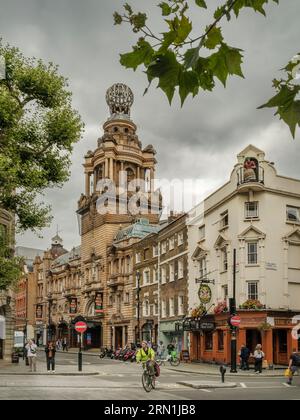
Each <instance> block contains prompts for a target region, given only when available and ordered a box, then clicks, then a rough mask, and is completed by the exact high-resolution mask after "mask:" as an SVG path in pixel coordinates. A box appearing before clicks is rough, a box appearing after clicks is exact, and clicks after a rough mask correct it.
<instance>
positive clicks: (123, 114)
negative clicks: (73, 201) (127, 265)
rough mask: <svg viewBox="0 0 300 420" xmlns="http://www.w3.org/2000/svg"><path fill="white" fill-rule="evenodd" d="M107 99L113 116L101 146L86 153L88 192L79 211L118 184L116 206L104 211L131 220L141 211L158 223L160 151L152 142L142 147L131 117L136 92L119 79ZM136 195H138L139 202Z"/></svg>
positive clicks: (110, 89) (93, 203)
mask: <svg viewBox="0 0 300 420" xmlns="http://www.w3.org/2000/svg"><path fill="white" fill-rule="evenodd" d="M106 102H107V104H108V106H109V110H110V117H109V118H108V119H107V121H106V122H105V123H104V125H103V130H104V135H103V136H102V137H101V138H99V139H98V147H97V149H96V150H95V151H94V152H92V151H89V152H88V153H87V155H86V156H85V164H84V168H85V180H86V182H85V194H82V196H81V198H80V201H79V213H80V214H84V213H85V212H86V211H87V210H88V209H90V207H91V205H92V206H95V203H96V201H97V200H98V199H99V196H101V195H102V194H104V193H105V192H107V190H108V189H110V191H109V193H107V194H106V195H107V197H109V198H111V194H112V193H111V189H114V188H115V190H114V191H113V192H114V193H115V195H116V202H115V203H114V202H113V204H115V206H114V208H112V206H111V205H110V206H107V209H106V210H105V209H104V211H101V212H100V213H101V214H103V213H105V214H115V215H119V216H122V219H124V217H125V216H128V217H129V219H128V218H127V219H126V220H127V221H130V220H131V219H132V216H134V217H133V218H135V217H136V216H137V215H138V214H141V215H143V217H146V218H148V219H149V221H150V222H152V223H155V222H157V221H158V217H159V210H160V208H159V207H160V205H159V204H158V203H157V196H155V194H154V195H153V192H154V176H155V165H156V159H155V155H156V151H155V150H154V148H153V146H152V145H148V146H147V147H145V148H142V143H141V142H140V140H139V138H138V136H137V133H136V132H137V127H136V125H135V124H134V122H133V121H132V120H131V118H130V113H131V107H132V105H133V102H134V96H133V93H132V91H131V89H130V88H129V87H128V86H126V85H124V84H121V83H117V84H115V85H113V86H112V87H110V88H109V89H108V90H107V93H106ZM109 181H110V182H109ZM151 193H152V195H151V196H150V194H151ZM133 196H134V197H136V198H137V200H136V202H137V206H135V205H134V202H133V198H132V197H133ZM139 196H140V200H139ZM103 197H105V195H104V196H103ZM151 197H152V203H150V198H151ZM109 201H110V204H111V200H109ZM129 201H130V205H129V206H128V205H127V204H128V202H129ZM147 201H148V202H149V203H148V205H147V204H146V202H147ZM139 202H142V205H141V209H140V211H139V210H138V209H137V207H138V205H139ZM98 203H99V200H98ZM151 204H152V208H151ZM150 208H151V210H150ZM102 210H103V209H102ZM132 210H134V211H132ZM94 211H96V210H95V209H94Z"/></svg>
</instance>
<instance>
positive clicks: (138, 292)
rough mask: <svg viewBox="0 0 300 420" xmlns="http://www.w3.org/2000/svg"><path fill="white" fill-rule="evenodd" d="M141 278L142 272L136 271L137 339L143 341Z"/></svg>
mask: <svg viewBox="0 0 300 420" xmlns="http://www.w3.org/2000/svg"><path fill="white" fill-rule="evenodd" d="M140 279H141V274H140V272H139V271H137V272H136V281H137V328H138V336H137V341H138V342H139V343H140V342H141V325H140V322H141V320H140V291H141V287H140Z"/></svg>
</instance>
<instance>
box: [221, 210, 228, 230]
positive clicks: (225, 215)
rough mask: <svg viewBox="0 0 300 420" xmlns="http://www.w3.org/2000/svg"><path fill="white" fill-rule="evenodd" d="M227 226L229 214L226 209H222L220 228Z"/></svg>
mask: <svg viewBox="0 0 300 420" xmlns="http://www.w3.org/2000/svg"><path fill="white" fill-rule="evenodd" d="M227 226H229V214H228V210H226V211H224V213H222V214H221V220H220V229H223V228H225V227H227Z"/></svg>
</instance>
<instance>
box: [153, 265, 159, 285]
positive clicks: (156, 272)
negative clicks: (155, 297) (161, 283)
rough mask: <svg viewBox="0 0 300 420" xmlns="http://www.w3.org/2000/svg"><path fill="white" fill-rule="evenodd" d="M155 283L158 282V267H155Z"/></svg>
mask: <svg viewBox="0 0 300 420" xmlns="http://www.w3.org/2000/svg"><path fill="white" fill-rule="evenodd" d="M153 283H158V269H157V267H156V266H155V267H153Z"/></svg>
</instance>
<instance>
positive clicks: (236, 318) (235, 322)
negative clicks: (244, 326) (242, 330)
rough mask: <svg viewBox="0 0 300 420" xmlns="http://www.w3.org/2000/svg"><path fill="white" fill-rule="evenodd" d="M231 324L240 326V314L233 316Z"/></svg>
mask: <svg viewBox="0 0 300 420" xmlns="http://www.w3.org/2000/svg"><path fill="white" fill-rule="evenodd" d="M230 324H231V325H232V326H233V327H239V326H240V324H241V318H240V317H239V316H237V315H236V316H233V317H232V318H231V319H230Z"/></svg>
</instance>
